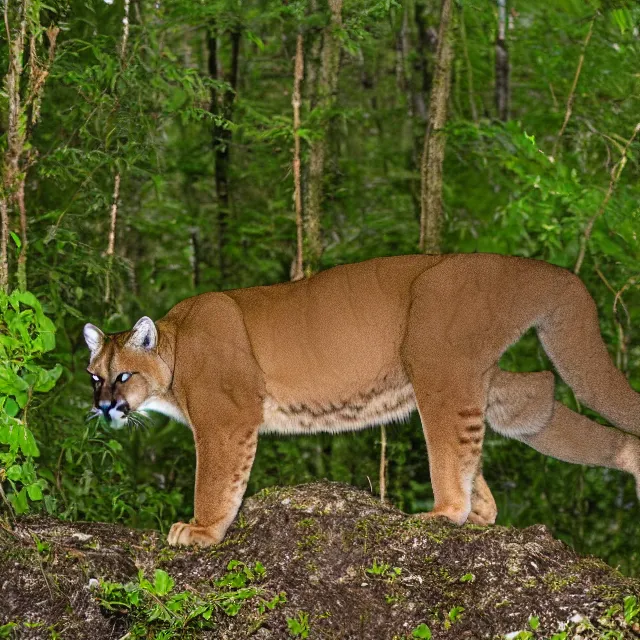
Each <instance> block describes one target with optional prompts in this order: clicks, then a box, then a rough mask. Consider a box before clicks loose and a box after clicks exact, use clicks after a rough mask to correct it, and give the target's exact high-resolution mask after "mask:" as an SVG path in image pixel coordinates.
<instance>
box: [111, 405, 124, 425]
mask: <svg viewBox="0 0 640 640" xmlns="http://www.w3.org/2000/svg"><path fill="white" fill-rule="evenodd" d="M109 417H110V418H111V422H109V426H110V427H111V428H112V429H122V427H124V425H125V424H127V420H126V418H125V416H124V413H122V411H118V409H111V411H109Z"/></svg>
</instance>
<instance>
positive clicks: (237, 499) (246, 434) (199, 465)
mask: <svg viewBox="0 0 640 640" xmlns="http://www.w3.org/2000/svg"><path fill="white" fill-rule="evenodd" d="M258 427H259V424H250V423H247V422H231V421H229V422H217V423H212V424H201V425H197V424H194V439H195V444H196V483H195V500H194V515H195V522H194V523H192V524H186V523H184V522H177V523H176V524H174V525H173V526H172V527H171V530H170V531H169V536H168V542H169V544H171V545H191V544H199V545H202V546H208V545H212V544H218V543H219V542H221V541H222V539H223V538H224V535H225V533H226V531H227V529H228V528H229V526H230V525H231V523H232V522H233V520H234V518H235V517H236V514H237V512H238V509H239V508H240V504H241V502H242V497H243V496H244V492H245V489H246V487H247V482H248V480H249V474H250V472H251V466H252V464H253V460H254V457H255V454H256V447H257V443H258Z"/></svg>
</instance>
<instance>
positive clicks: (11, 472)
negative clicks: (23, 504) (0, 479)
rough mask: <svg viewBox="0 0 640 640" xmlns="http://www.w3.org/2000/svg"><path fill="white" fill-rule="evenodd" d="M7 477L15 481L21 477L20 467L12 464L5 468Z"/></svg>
mask: <svg viewBox="0 0 640 640" xmlns="http://www.w3.org/2000/svg"><path fill="white" fill-rule="evenodd" d="M7 478H9V480H13V481H14V482H17V481H18V480H20V478H22V467H21V466H20V465H19V464H14V465H13V466H11V467H9V468H8V469H7Z"/></svg>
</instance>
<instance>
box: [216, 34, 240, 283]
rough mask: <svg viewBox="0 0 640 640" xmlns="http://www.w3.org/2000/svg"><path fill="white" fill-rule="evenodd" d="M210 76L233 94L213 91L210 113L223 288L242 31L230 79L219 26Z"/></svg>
mask: <svg viewBox="0 0 640 640" xmlns="http://www.w3.org/2000/svg"><path fill="white" fill-rule="evenodd" d="M208 48H209V75H210V76H211V78H212V79H213V80H226V81H227V82H228V83H229V85H230V86H231V91H225V92H224V93H223V94H222V95H220V93H219V92H218V90H217V88H216V87H215V86H213V87H212V88H211V107H210V111H211V113H212V114H213V115H214V116H215V118H216V121H215V122H214V124H213V131H212V137H213V150H214V156H215V173H216V196H217V200H218V215H217V227H218V229H217V232H218V268H219V271H220V276H219V277H220V280H219V286H220V288H222V287H223V286H224V284H225V283H226V281H227V276H228V265H227V260H226V255H225V254H226V246H227V228H228V226H229V215H230V212H231V198H230V194H229V166H230V153H229V147H230V145H231V130H230V129H229V128H228V127H225V126H224V123H225V122H228V121H230V120H231V119H232V117H233V107H234V103H235V96H236V88H237V86H238V63H239V57H240V31H232V32H231V69H230V73H229V77H228V78H223V77H222V76H223V74H222V72H221V71H220V69H219V68H218V67H219V65H218V38H217V36H216V34H215V25H214V27H212V29H211V31H210V33H209V39H208Z"/></svg>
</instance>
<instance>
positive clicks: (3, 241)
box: [0, 197, 9, 293]
mask: <svg viewBox="0 0 640 640" xmlns="http://www.w3.org/2000/svg"><path fill="white" fill-rule="evenodd" d="M8 244H9V207H8V206H7V199H6V198H5V197H2V198H0V290H1V291H3V292H4V293H8V292H9V258H8V255H7V248H8Z"/></svg>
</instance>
